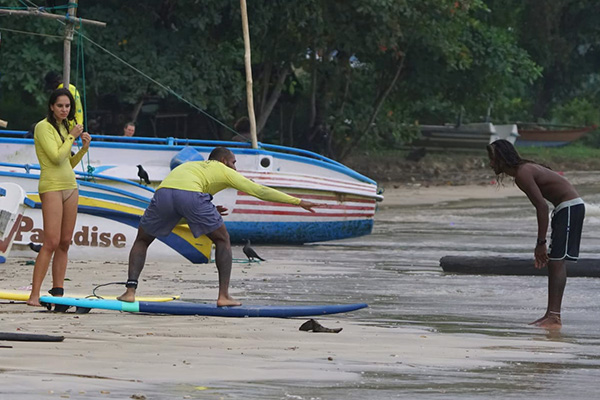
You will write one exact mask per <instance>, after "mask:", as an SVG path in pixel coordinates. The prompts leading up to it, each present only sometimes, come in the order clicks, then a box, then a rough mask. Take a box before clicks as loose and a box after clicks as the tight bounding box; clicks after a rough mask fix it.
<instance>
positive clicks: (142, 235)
mask: <svg viewBox="0 0 600 400" xmlns="http://www.w3.org/2000/svg"><path fill="white" fill-rule="evenodd" d="M235 163H236V159H235V155H234V154H233V153H232V152H231V150H229V149H227V148H225V147H217V148H215V149H214V150H213V151H212V152H211V153H210V156H209V159H208V161H190V162H187V163H184V164H181V165H180V166H178V167H177V168H175V169H174V170H173V171H171V173H170V174H169V175H168V176H167V177H166V178H165V179H164V180H163V181H162V183H161V184H160V185H159V187H158V189H157V190H156V193H154V197H153V198H152V201H151V202H150V205H149V206H148V209H146V211H145V212H144V215H143V216H142V219H141V221H140V226H139V228H138V234H137V237H136V239H135V242H134V244H133V247H132V248H131V252H130V253H129V276H128V279H127V284H126V287H127V290H126V291H125V293H123V294H122V295H121V296H120V297H119V300H122V301H129V302H132V301H135V291H136V289H137V285H138V278H139V276H140V274H141V272H142V269H143V268H144V263H145V262H146V253H147V252H148V247H149V246H150V244H151V243H152V242H153V241H154V239H155V238H156V237H158V236H167V235H168V234H169V233H171V231H172V230H173V228H175V225H177V223H178V222H179V221H180V219H181V218H185V219H186V220H187V222H188V225H189V227H190V229H191V231H192V233H193V234H194V236H195V237H198V236H200V235H206V236H208V237H209V238H210V239H211V240H212V241H213V242H214V244H215V246H216V250H215V262H216V264H217V270H218V272H219V296H218V298H217V306H239V305H241V303H240V302H238V301H236V300H234V299H233V298H232V297H231V296H230V295H229V279H230V277H231V260H232V255H231V243H230V241H229V233H228V232H227V228H226V227H225V224H224V223H223V219H222V218H221V215H226V212H227V209H226V208H225V207H222V206H216V207H215V205H214V204H213V203H212V198H213V195H214V194H216V193H218V192H220V191H221V190H223V189H226V188H234V189H237V190H240V191H242V192H245V193H248V194H249V195H252V196H254V197H258V198H259V199H261V200H265V201H274V202H278V203H287V204H295V205H298V206H300V207H302V208H304V209H305V210H307V211H310V212H314V211H313V210H312V208H313V207H316V206H317V205H316V204H314V203H311V202H308V201H305V200H300V199H298V198H296V197H293V196H290V195H287V194H285V193H283V192H280V191H278V190H275V189H272V188H269V187H266V186H262V185H259V184H257V183H254V182H252V181H251V180H249V179H247V178H245V177H244V176H243V175H241V174H240V173H238V172H237V171H236V168H235Z"/></svg>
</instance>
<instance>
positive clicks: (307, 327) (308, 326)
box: [300, 318, 343, 333]
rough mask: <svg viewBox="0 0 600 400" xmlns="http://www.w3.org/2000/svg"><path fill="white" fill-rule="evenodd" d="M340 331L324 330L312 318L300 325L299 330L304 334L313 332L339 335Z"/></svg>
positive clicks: (336, 329)
mask: <svg viewBox="0 0 600 400" xmlns="http://www.w3.org/2000/svg"><path fill="white" fill-rule="evenodd" d="M342 329H343V328H334V329H332V328H326V327H324V326H323V325H321V324H320V323H318V322H317V321H315V320H314V319H312V318H311V319H309V320H308V321H306V322H305V323H303V324H302V325H300V330H301V331H306V332H308V331H313V332H317V333H321V332H323V333H339V332H341V331H342Z"/></svg>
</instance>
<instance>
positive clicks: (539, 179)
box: [515, 163, 579, 207]
mask: <svg viewBox="0 0 600 400" xmlns="http://www.w3.org/2000/svg"><path fill="white" fill-rule="evenodd" d="M515 183H516V184H517V186H519V188H521V190H523V191H524V192H525V193H529V192H530V191H531V190H532V189H533V188H532V187H531V185H532V184H535V186H537V187H538V189H539V191H540V192H541V195H542V196H543V197H544V199H546V200H548V201H549V202H550V203H552V204H553V205H554V207H556V206H558V205H559V204H560V203H562V202H564V201H567V200H572V199H576V198H577V197H579V194H578V193H577V191H576V190H575V188H574V187H573V185H571V183H570V182H569V181H567V180H566V179H565V178H564V177H562V176H561V175H559V174H558V173H556V172H555V171H552V170H551V169H548V168H546V167H544V166H542V165H539V164H535V163H526V164H522V165H520V166H519V168H518V169H517V172H516V175H515Z"/></svg>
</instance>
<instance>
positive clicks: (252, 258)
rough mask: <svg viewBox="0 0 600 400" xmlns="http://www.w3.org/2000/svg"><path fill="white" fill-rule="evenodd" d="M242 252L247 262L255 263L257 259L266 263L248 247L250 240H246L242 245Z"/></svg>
mask: <svg viewBox="0 0 600 400" xmlns="http://www.w3.org/2000/svg"><path fill="white" fill-rule="evenodd" d="M242 250H243V251H244V254H245V255H246V257H248V260H249V261H250V262H253V261H256V259H257V258H258V259H259V260H260V261H266V260H265V259H264V258H261V257H260V256H259V255H258V254H256V252H255V251H254V249H253V248H252V247H250V240H248V239H246V244H245V245H244V248H243V249H242Z"/></svg>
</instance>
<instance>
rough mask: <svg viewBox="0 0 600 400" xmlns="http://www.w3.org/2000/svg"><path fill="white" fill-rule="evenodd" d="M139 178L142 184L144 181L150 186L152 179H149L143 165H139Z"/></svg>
mask: <svg viewBox="0 0 600 400" xmlns="http://www.w3.org/2000/svg"><path fill="white" fill-rule="evenodd" d="M137 167H138V176H139V177H140V184H141V183H142V181H144V182H146V185H149V184H150V178H149V177H148V173H147V172H146V170H145V169H144V167H142V166H141V165H138V166H137Z"/></svg>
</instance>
